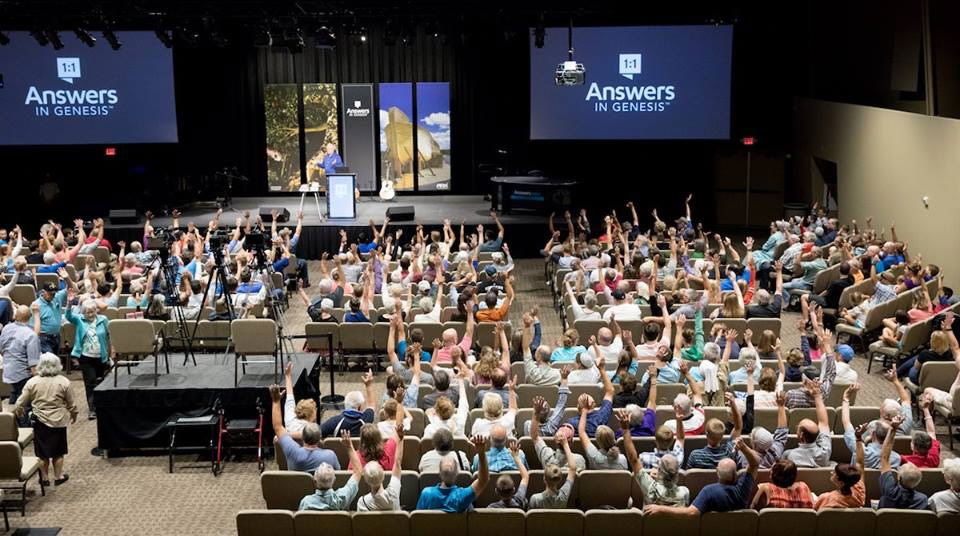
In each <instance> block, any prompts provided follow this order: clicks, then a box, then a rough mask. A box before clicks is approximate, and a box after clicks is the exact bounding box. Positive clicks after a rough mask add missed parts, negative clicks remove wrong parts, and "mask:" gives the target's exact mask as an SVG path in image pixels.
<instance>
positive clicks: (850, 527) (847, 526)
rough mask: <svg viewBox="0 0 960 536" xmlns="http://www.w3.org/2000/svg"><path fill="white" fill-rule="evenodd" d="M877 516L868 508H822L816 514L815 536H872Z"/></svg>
mask: <svg viewBox="0 0 960 536" xmlns="http://www.w3.org/2000/svg"><path fill="white" fill-rule="evenodd" d="M876 526H877V514H876V513H874V511H873V510H872V509H870V508H846V509H840V508H824V509H823V510H820V511H819V512H817V536H873V534H874V530H875V529H876Z"/></svg>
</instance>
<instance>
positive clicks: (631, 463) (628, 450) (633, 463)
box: [580, 375, 653, 474]
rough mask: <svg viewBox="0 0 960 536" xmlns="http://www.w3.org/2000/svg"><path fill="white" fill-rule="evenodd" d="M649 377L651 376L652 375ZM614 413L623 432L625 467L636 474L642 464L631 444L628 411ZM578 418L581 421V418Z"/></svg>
mask: <svg viewBox="0 0 960 536" xmlns="http://www.w3.org/2000/svg"><path fill="white" fill-rule="evenodd" d="M650 377H651V378H653V376H652V375H651V376H650ZM614 414H615V415H616V416H617V422H618V423H619V424H620V431H621V432H622V433H623V451H624V454H626V456H627V467H629V468H630V471H632V472H633V473H634V474H637V473H639V472H640V471H643V465H642V464H641V463H640V457H639V456H638V455H637V447H636V446H635V445H634V444H633V438H631V437H630V413H629V412H628V411H627V410H625V409H618V410H616V411H615V412H614ZM580 420H581V421H583V419H582V418H581V419H580Z"/></svg>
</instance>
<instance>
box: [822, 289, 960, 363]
mask: <svg viewBox="0 0 960 536" xmlns="http://www.w3.org/2000/svg"><path fill="white" fill-rule="evenodd" d="M897 299H900V298H897ZM950 311H953V312H955V313H956V312H960V303H955V304H953V305H951V306H950V307H948V308H947V309H945V310H944V311H943V312H942V313H940V314H943V313H947V312H950ZM894 313H896V311H895V310H894ZM891 316H892V315H891ZM938 316H939V315H934V316H932V317H930V318H928V319H926V320H921V321H919V322H914V323H912V324H910V325H908V326H907V327H906V329H905V330H904V331H903V335H902V336H901V337H900V344H899V346H896V347H894V346H887V344H886V343H885V342H883V341H882V340H877V341H874V342H873V343H871V344H870V346H869V349H868V352H867V358H868V359H869V361H868V362H867V373H869V372H870V366H871V365H872V364H873V360H874V357H880V358H882V359H883V367H884V368H886V367H888V366H889V365H890V364H892V363H896V362H897V361H898V359H899V358H901V357H909V356H911V355H913V354H914V353H916V352H918V351H919V350H920V349H921V348H922V347H924V346H927V345H928V343H929V341H930V334H931V333H933V331H934V329H933V323H934V321H935V320H936V319H937V317H938ZM880 321H881V322H882V321H883V319H882V318H881V319H880ZM838 332H839V330H838Z"/></svg>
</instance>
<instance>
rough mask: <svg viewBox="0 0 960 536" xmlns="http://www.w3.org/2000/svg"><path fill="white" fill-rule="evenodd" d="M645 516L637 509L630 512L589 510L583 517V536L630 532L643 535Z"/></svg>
mask: <svg viewBox="0 0 960 536" xmlns="http://www.w3.org/2000/svg"><path fill="white" fill-rule="evenodd" d="M642 525H643V514H642V513H641V511H640V510H638V509H636V508H631V509H629V510H587V511H586V512H585V513H584V515H583V536H610V535H611V534H620V533H623V532H624V529H627V531H628V532H630V533H633V534H637V533H641V531H640V527H641V526H642Z"/></svg>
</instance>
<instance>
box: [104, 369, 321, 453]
mask: <svg viewBox="0 0 960 536" xmlns="http://www.w3.org/2000/svg"><path fill="white" fill-rule="evenodd" d="M289 357H290V360H292V362H293V364H294V365H293V379H294V383H295V384H296V382H297V380H298V379H299V378H300V376H301V374H303V373H304V372H306V374H304V377H306V376H307V375H309V372H310V370H311V368H312V367H313V365H314V363H315V362H316V360H317V355H316V354H293V355H291V356H289ZM196 358H197V365H196V366H194V365H193V364H192V363H188V364H186V365H184V364H183V354H171V355H170V374H166V373H165V372H164V370H165V369H164V366H163V360H162V357H161V362H160V372H161V373H160V376H159V378H157V385H156V386H154V384H153V382H154V378H155V375H154V372H153V371H154V368H153V358H149V359H147V360H146V361H144V362H143V363H141V364H139V365H138V366H135V367H131V369H130V373H129V374H128V373H127V370H126V367H120V368H118V369H117V370H115V371H112V372H111V373H110V374H109V375H107V377H106V378H104V380H103V382H101V383H100V385H98V386H97V388H96V389H95V390H94V407H96V410H97V437H98V443H99V446H100V447H101V448H103V449H106V450H107V451H108V452H110V453H111V455H116V454H119V453H120V452H121V451H127V450H139V449H156V448H164V447H165V446H166V443H167V433H166V423H167V422H168V421H170V420H171V419H173V418H176V417H198V416H201V415H208V414H210V413H211V412H212V411H213V410H212V408H213V407H214V406H215V405H216V404H217V401H218V400H219V403H220V405H221V406H222V407H223V409H224V411H225V413H226V415H227V417H228V418H238V417H243V418H251V417H254V416H255V415H256V408H257V405H258V404H260V405H261V407H263V410H264V415H265V417H266V423H267V425H268V426H269V423H270V394H269V392H268V387H269V386H270V385H271V384H273V383H274V382H277V383H278V384H280V385H281V386H282V385H283V365H284V364H285V362H286V357H285V361H284V363H281V365H280V368H279V373H278V376H274V367H273V365H272V364H249V365H247V373H246V374H243V373H242V370H241V372H239V377H240V381H239V383H238V386H237V387H234V383H233V370H234V369H233V361H234V356H233V353H230V354H229V355H227V356H226V357H224V355H223V354H222V353H221V354H197V355H196ZM250 359H251V360H260V359H262V360H267V359H269V357H251V358H250ZM117 373H119V376H118V377H117V386H116V387H114V385H113V380H114V377H113V376H114V374H117ZM325 381H327V382H329V378H328V375H327V374H321V375H320V378H319V383H320V384H321V386H320V387H321V388H322V387H329V383H327V385H326V386H324V385H323V384H324V382H325ZM316 387H317V386H316V385H314V388H316ZM300 388H301V386H299V385H298V386H297V389H298V392H300V391H299V389H300ZM327 390H328V389H324V393H323V394H328V393H327Z"/></svg>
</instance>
